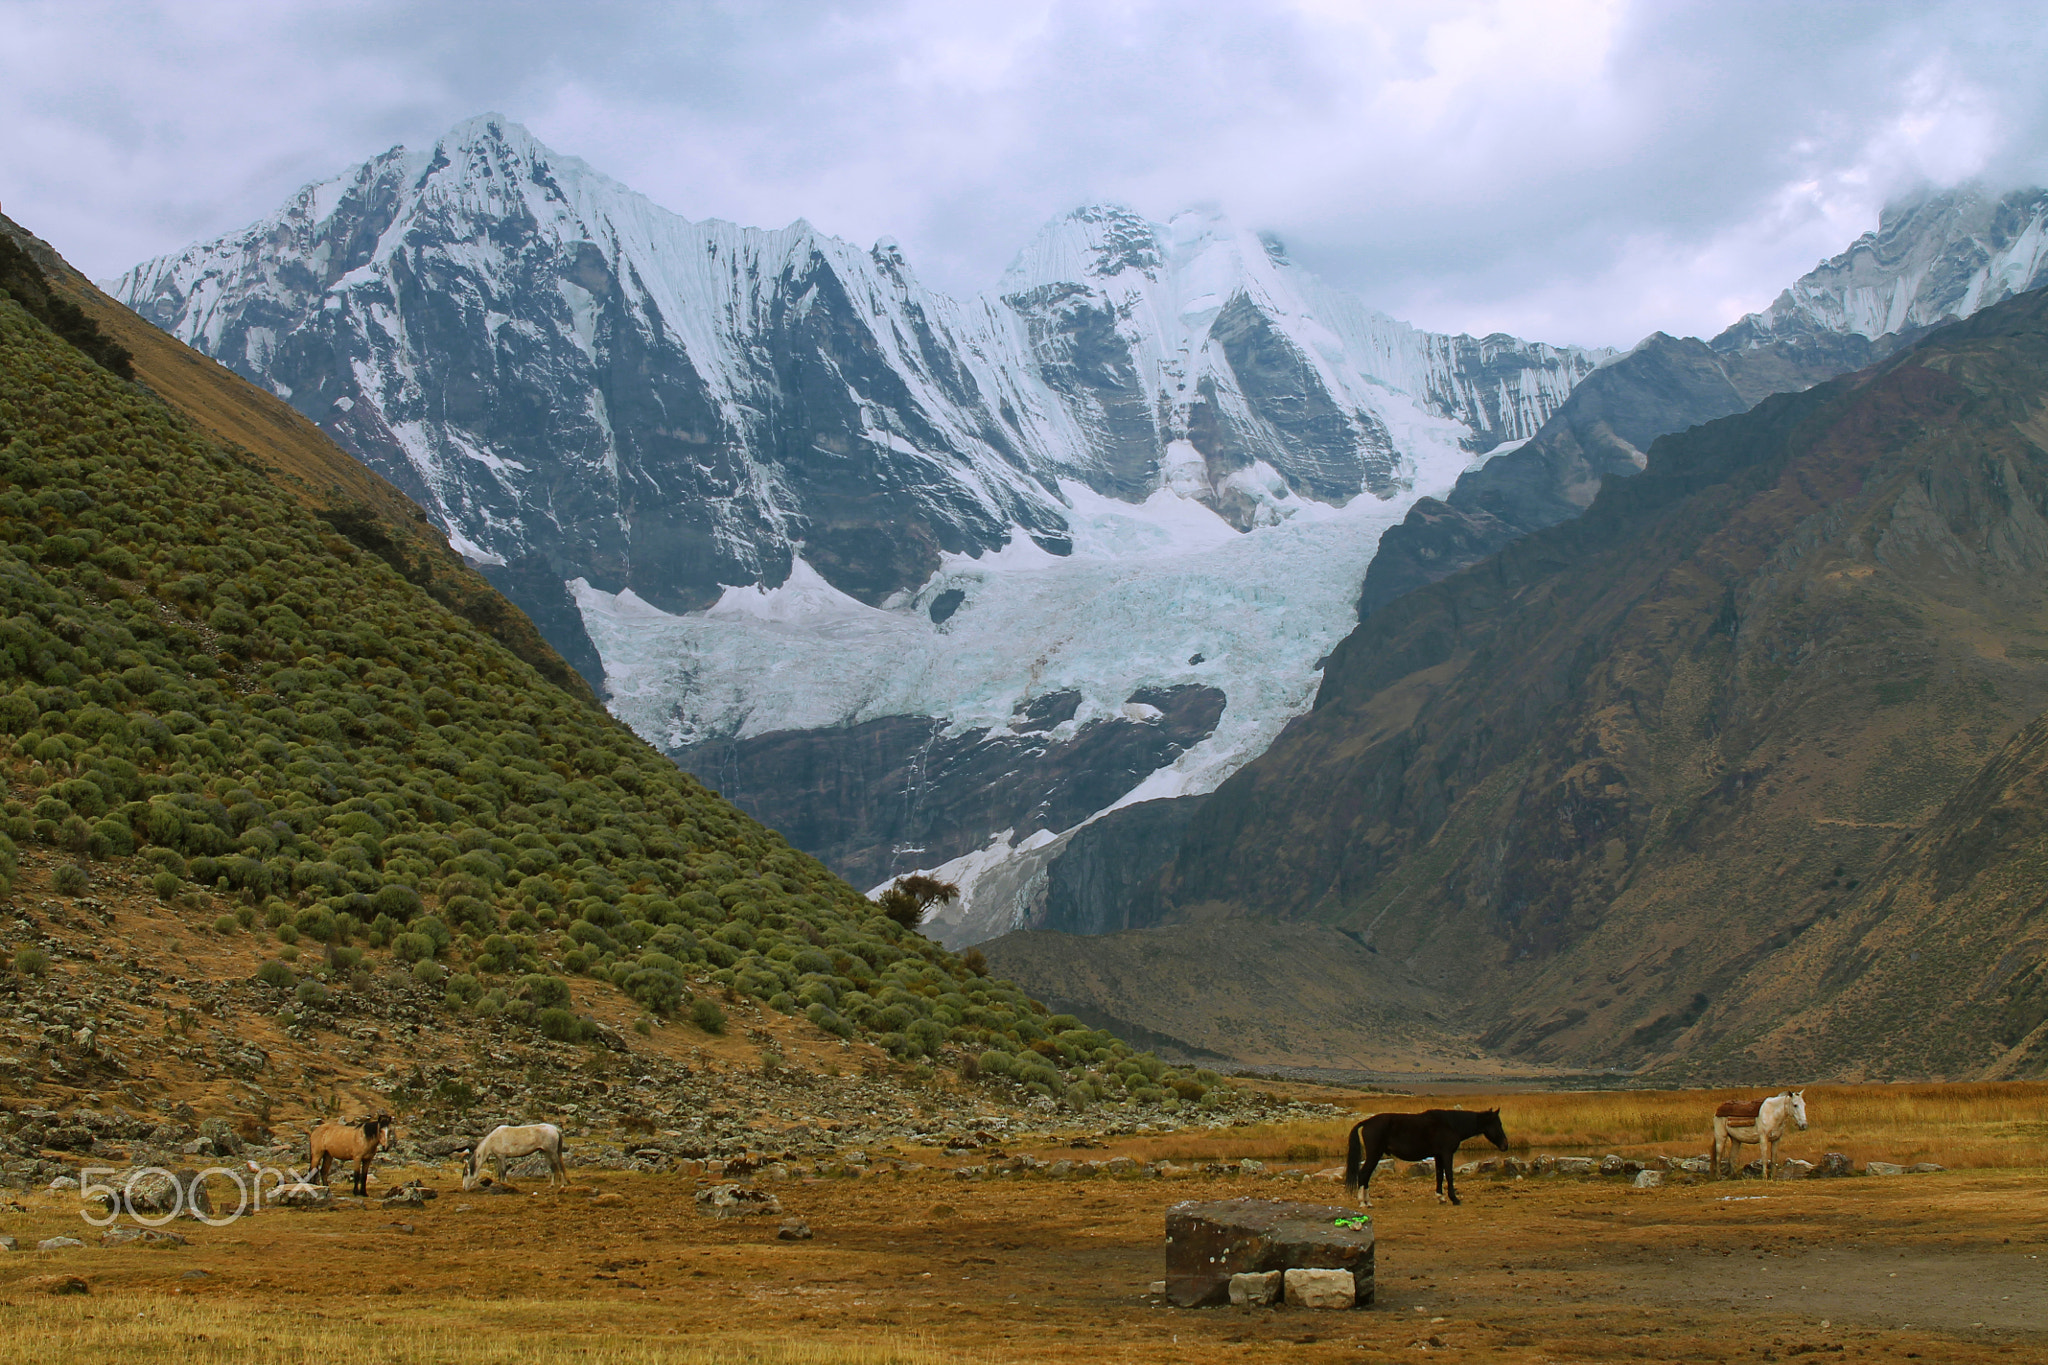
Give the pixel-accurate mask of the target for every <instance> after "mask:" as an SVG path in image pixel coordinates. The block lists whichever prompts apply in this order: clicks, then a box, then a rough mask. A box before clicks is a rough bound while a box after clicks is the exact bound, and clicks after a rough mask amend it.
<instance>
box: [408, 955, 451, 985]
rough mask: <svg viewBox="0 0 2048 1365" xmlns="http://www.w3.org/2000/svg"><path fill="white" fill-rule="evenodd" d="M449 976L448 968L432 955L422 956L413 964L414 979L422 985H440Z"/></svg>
mask: <svg viewBox="0 0 2048 1365" xmlns="http://www.w3.org/2000/svg"><path fill="white" fill-rule="evenodd" d="M447 977H448V969H447V968H446V967H443V966H442V965H441V964H440V963H438V962H436V961H434V959H432V958H431V957H426V958H421V959H420V960H419V961H418V962H415V963H413V964H412V979H413V980H415V981H417V982H419V983H420V984H421V985H422V986H438V985H440V984H441V983H442V982H443V981H444V980H446V979H447Z"/></svg>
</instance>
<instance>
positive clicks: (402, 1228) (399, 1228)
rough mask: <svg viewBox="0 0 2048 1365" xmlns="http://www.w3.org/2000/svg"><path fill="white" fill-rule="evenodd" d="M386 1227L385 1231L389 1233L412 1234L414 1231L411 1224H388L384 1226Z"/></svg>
mask: <svg viewBox="0 0 2048 1365" xmlns="http://www.w3.org/2000/svg"><path fill="white" fill-rule="evenodd" d="M384 1227H385V1229H386V1230H387V1231H390V1232H412V1231H414V1228H413V1225H412V1224H410V1223H386V1224H385V1225H384Z"/></svg>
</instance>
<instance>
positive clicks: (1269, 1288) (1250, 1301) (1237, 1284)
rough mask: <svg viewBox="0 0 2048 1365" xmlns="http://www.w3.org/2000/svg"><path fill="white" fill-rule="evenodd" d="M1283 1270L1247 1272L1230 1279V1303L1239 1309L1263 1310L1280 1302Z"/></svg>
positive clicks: (1284, 1272)
mask: <svg viewBox="0 0 2048 1365" xmlns="http://www.w3.org/2000/svg"><path fill="white" fill-rule="evenodd" d="M1286 1273H1287V1272H1286V1271H1284V1270H1247V1271H1244V1272H1242V1273H1240V1274H1236V1275H1232V1276H1231V1277H1230V1301H1231V1303H1233V1304H1235V1305H1237V1306H1238V1307H1241V1308H1264V1307H1267V1306H1268V1305H1270V1304H1274V1303H1278V1302H1279V1301H1280V1277H1281V1276H1283V1275H1285V1274H1286Z"/></svg>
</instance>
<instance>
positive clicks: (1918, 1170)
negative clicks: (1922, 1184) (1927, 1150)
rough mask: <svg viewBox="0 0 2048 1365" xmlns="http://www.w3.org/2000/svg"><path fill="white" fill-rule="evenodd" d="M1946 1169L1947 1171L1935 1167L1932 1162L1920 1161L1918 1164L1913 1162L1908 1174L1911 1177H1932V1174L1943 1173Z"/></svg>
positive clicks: (1944, 1167) (1945, 1168)
mask: <svg viewBox="0 0 2048 1365" xmlns="http://www.w3.org/2000/svg"><path fill="white" fill-rule="evenodd" d="M1947 1169H1948V1167H1946V1166H1937V1165H1936V1164H1935V1163H1934V1162H1932V1161H1920V1162H1915V1163H1914V1165H1913V1167H1912V1168H1911V1171H1910V1174H1912V1175H1932V1174H1934V1173H1935V1172H1936V1171H1945V1170H1947Z"/></svg>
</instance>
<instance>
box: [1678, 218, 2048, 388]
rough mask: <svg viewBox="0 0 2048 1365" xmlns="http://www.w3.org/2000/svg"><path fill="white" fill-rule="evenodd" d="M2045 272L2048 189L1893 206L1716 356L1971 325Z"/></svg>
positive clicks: (1723, 342) (1718, 346)
mask: <svg viewBox="0 0 2048 1365" xmlns="http://www.w3.org/2000/svg"><path fill="white" fill-rule="evenodd" d="M2044 275H2048V190H2040V189H2021V190H2013V191H2011V192H2009V193H2007V194H2004V195H1994V194H1992V193H1991V192H1990V191H1989V190H1987V189H1985V188H1984V187H1983V186H1981V185H1965V186H1963V187H1961V188H1959V189H1954V190H1949V191H1945V192H1943V193H1939V194H1925V195H1921V196H1919V197H1916V198H1913V199H1910V200H1905V201H1901V202H1899V203H1895V204H1889V205H1887V206H1886V207H1885V209H1884V212H1883V213H1882V214H1881V215H1879V218H1878V224H1877V231H1875V232H1866V233H1864V234H1863V235H1862V236H1861V237H1858V238H1857V239H1856V240H1855V241H1854V242H1853V243H1851V244H1850V246H1849V249H1848V250H1847V251H1844V252H1843V253H1842V254H1841V255H1839V256H1836V257H1834V258H1833V259H1831V260H1827V261H1823V262H1821V263H1820V264H1819V265H1818V266H1816V267H1814V269H1812V270H1811V271H1809V272H1807V273H1806V274H1805V275H1802V276H1801V277H1800V278H1799V280H1798V281H1797V282H1796V283H1794V284H1793V286H1792V287H1791V288H1790V289H1787V290H1786V291H1785V292H1784V293H1782V294H1780V295H1778V297H1777V300H1776V301H1775V302H1773V303H1772V304H1771V306H1770V307H1769V308H1767V309H1765V310H1764V311H1763V312H1761V313H1751V314H1750V315H1749V316H1747V317H1745V318H1743V319H1742V320H1741V321H1740V322H1738V323H1736V324H1735V325H1734V326H1732V327H1730V328H1729V329H1728V330H1727V331H1725V332H1723V333H1722V334H1721V335H1720V336H1718V337H1715V338H1714V340H1713V343H1712V344H1713V347H1714V349H1715V350H1717V351H1722V352H1727V351H1733V350H1738V349H1747V348H1751V347H1756V346H1761V345H1765V344H1768V343H1770V342H1773V341H1797V340H1801V339H1803V338H1806V337H1812V336H1847V335H1856V336H1863V337H1868V338H1870V339H1871V340H1873V341H1875V340H1877V339H1879V338H1880V337H1885V336H1891V335H1894V334H1904V333H1910V332H1915V331H1917V330H1919V329H1921V328H1925V327H1933V326H1937V325H1939V324H1941V323H1944V322H1952V321H1954V320H1955V319H1957V318H1966V317H1968V316H1970V315H1971V314H1972V313H1975V312H1976V311H1977V310H1978V309H1980V308H1988V307H1990V306H1991V305H1992V304H1994V303H1998V302H2000V301H2001V300H2004V299H2008V298H2011V297H2012V296H2013V295H2014V294H2023V293H2025V292H2026V291H2027V290H2029V289H2032V288H2034V287H2036V286H2037V285H2038V284H2039V283H2040V281H2041V280H2042V278H2043V277H2044Z"/></svg>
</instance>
